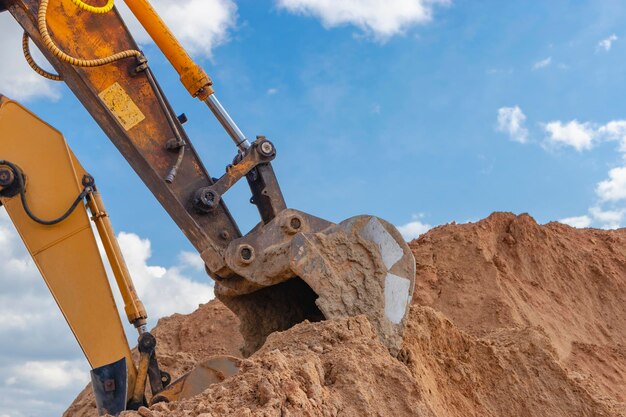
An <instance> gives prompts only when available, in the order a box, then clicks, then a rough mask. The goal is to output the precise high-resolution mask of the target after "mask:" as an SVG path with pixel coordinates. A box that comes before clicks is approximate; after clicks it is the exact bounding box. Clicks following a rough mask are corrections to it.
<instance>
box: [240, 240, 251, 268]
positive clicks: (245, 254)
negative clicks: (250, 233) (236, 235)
mask: <svg viewBox="0 0 626 417" xmlns="http://www.w3.org/2000/svg"><path fill="white" fill-rule="evenodd" d="M237 251H238V252H239V260H240V261H241V263H243V264H245V265H247V264H250V263H252V261H254V248H253V247H252V246H250V245H247V244H245V243H244V244H243V245H239V247H238V248H237Z"/></svg>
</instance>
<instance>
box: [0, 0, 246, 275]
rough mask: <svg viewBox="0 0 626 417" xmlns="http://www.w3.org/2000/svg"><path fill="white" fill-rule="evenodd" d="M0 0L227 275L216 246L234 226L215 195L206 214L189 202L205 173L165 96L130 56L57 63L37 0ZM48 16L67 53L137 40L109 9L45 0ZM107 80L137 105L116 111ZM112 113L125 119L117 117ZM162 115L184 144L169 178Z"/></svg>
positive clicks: (168, 131) (93, 53)
mask: <svg viewBox="0 0 626 417" xmlns="http://www.w3.org/2000/svg"><path fill="white" fill-rule="evenodd" d="M0 4H2V5H3V6H5V7H6V8H7V9H8V10H9V12H10V13H11V14H12V15H13V16H14V17H15V19H16V20H17V21H18V22H19V23H20V25H21V26H22V27H23V28H24V29H25V30H26V32H27V33H28V34H29V36H30V37H31V39H32V40H33V42H34V43H35V44H36V45H37V46H38V47H39V48H40V49H41V50H42V52H43V53H44V55H45V56H46V58H47V59H48V60H49V61H50V63H51V64H52V65H53V67H54V68H55V70H56V71H57V72H58V73H59V74H62V76H63V78H64V80H65V82H66V83H67V85H68V86H69V87H70V89H71V90H72V91H73V92H74V94H75V95H76V96H77V97H78V99H79V100H80V101H81V102H82V104H83V105H84V106H85V108H86V109H87V110H88V111H89V113H91V115H92V116H93V118H94V119H95V120H96V121H97V122H98V124H99V125H100V126H101V127H102V129H103V130H104V131H105V133H106V134H107V135H108V136H109V138H110V139H111V141H112V142H113V143H114V144H115V146H116V147H117V148H118V149H119V151H120V152H121V153H122V155H124V157H125V158H126V159H127V160H128V162H129V163H130V165H131V166H132V167H133V169H134V170H135V171H136V172H137V174H138V175H139V176H140V177H141V179H142V180H143V181H144V183H145V184H146V185H147V186H148V188H149V189H150V190H151V191H152V193H153V194H154V195H155V196H156V198H157V199H158V200H159V202H160V203H161V204H162V205H163V207H164V208H165V209H166V210H167V212H168V213H169V215H170V216H171V217H172V218H173V219H174V221H175V222H176V223H177V225H178V226H179V227H180V229H181V230H182V231H183V232H184V233H185V235H186V236H187V238H188V239H189V240H190V241H191V243H192V244H193V245H194V246H195V247H196V248H197V250H198V251H199V252H200V253H201V255H202V256H203V258H204V261H205V262H206V264H207V266H208V268H209V270H210V271H211V273H212V274H213V275H215V274H217V273H218V271H219V273H220V274H222V275H223V276H224V275H226V276H227V275H229V273H230V272H229V271H228V270H227V269H225V268H224V262H223V257H222V253H223V251H224V249H225V248H226V247H227V245H228V243H229V241H230V240H231V239H235V238H237V237H239V236H240V235H241V234H240V232H239V230H238V228H237V226H236V224H235V223H234V221H233V219H232V217H231V216H230V214H229V212H228V210H227V208H226V206H225V205H224V204H223V203H222V204H219V207H218V208H217V209H216V210H214V211H212V212H211V213H209V214H200V213H197V212H196V211H195V210H194V209H193V207H192V198H193V194H194V193H195V191H196V190H198V189H199V188H202V187H206V186H209V185H211V184H212V180H211V176H210V175H209V174H208V172H207V171H206V169H205V167H204V166H203V164H202V163H201V161H200V160H199V158H198V156H197V154H196V152H195V150H194V148H193V146H192V145H191V142H190V141H189V138H188V137H187V136H186V134H185V132H184V130H183V128H182V126H180V123H179V122H178V120H177V119H176V116H175V114H174V112H173V111H172V110H171V108H170V107H169V104H167V102H166V101H165V103H166V104H167V105H166V106H165V107H164V106H163V105H162V104H161V102H162V101H163V100H164V98H163V100H159V97H158V95H159V93H160V92H159V91H155V88H154V87H153V85H152V84H151V83H150V82H149V80H148V79H147V78H148V76H147V75H146V74H145V73H139V74H136V75H133V76H131V75H130V74H134V69H135V67H136V65H137V63H136V61H135V60H134V59H126V60H122V61H118V62H116V63H113V64H110V65H106V66H104V67H96V68H76V67H72V66H70V65H68V64H65V63H62V62H60V61H59V60H58V59H56V58H55V57H54V56H52V55H51V54H50V53H49V52H48V51H47V50H45V48H42V43H41V38H40V36H39V32H38V30H37V28H36V15H37V7H38V1H37V0H0ZM48 24H49V29H50V32H51V33H52V36H53V37H54V39H55V41H56V42H57V44H58V45H59V47H61V48H62V49H63V50H64V51H66V52H67V53H69V54H70V55H75V56H80V57H85V58H95V57H102V56H106V55H109V54H111V53H113V52H117V51H121V50H125V49H136V48H137V45H136V43H135V42H134V40H133V39H132V37H131V35H130V34H129V33H128V31H127V29H126V26H125V25H124V23H123V22H122V20H121V19H120V17H119V15H118V14H117V12H116V11H114V12H112V13H107V14H105V15H94V14H91V13H87V12H84V11H81V10H79V9H78V8H77V7H76V6H75V5H74V4H73V3H72V2H71V0H52V1H51V2H50V6H49V9H48ZM115 84H117V85H118V86H119V87H114V89H115V90H117V93H120V92H123V93H124V94H125V95H126V96H127V97H128V98H130V100H132V104H131V103H130V102H128V100H127V102H126V105H125V106H124V108H126V109H128V108H129V107H130V108H134V107H136V109H137V110H138V111H139V112H140V113H141V115H140V114H139V113H137V111H131V113H128V112H127V111H126V113H124V112H121V113H120V111H119V109H116V108H112V107H109V106H107V105H106V100H102V98H101V97H99V95H101V94H102V93H103V92H106V91H107V90H108V89H111V87H112V86H113V85H115ZM105 95H106V93H105ZM129 115H130V116H131V118H130V119H128V116H129ZM120 118H121V119H122V120H130V123H124V122H121V121H120ZM138 119H141V121H138ZM170 120H173V123H175V124H176V128H177V130H178V131H179V132H180V134H181V135H182V136H183V139H184V141H185V143H186V145H185V146H186V150H187V152H186V153H185V158H184V160H183V161H182V163H181V165H180V167H179V169H178V173H177V177H176V180H175V181H174V182H173V183H172V184H167V183H166V182H165V180H164V179H165V178H166V177H167V175H168V173H169V171H170V169H171V167H172V166H173V165H174V164H175V162H176V159H177V155H176V154H173V153H172V152H169V151H168V150H167V149H166V147H165V144H166V142H167V141H168V140H169V139H171V138H173V137H175V136H176V132H174V130H173V128H172V126H171V125H170V123H169V121H170ZM224 236H228V238H224Z"/></svg>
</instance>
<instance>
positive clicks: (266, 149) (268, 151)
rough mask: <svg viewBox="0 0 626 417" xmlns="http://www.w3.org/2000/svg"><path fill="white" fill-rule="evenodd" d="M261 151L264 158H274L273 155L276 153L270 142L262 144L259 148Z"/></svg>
mask: <svg viewBox="0 0 626 417" xmlns="http://www.w3.org/2000/svg"><path fill="white" fill-rule="evenodd" d="M259 149H260V151H261V154H263V155H264V156H272V154H273V153H274V145H273V144H272V142H270V141H269V140H266V141H264V142H262V143H261V146H259Z"/></svg>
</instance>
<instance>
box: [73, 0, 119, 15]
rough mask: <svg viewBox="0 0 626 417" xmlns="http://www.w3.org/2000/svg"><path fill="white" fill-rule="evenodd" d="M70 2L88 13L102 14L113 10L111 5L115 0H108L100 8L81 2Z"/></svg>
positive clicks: (77, 0) (75, 0)
mask: <svg viewBox="0 0 626 417" xmlns="http://www.w3.org/2000/svg"><path fill="white" fill-rule="evenodd" d="M72 2H73V3H74V4H75V5H77V6H78V7H79V8H81V9H83V10H86V11H88V12H89V13H95V14H104V13H108V12H110V11H111V10H112V9H113V3H114V2H115V0H109V1H108V2H107V4H106V5H105V6H102V7H97V6H92V5H90V4H87V3H85V2H82V1H81V0H72Z"/></svg>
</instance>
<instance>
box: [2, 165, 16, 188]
mask: <svg viewBox="0 0 626 417" xmlns="http://www.w3.org/2000/svg"><path fill="white" fill-rule="evenodd" d="M13 181H15V175H14V174H13V171H12V170H10V169H9V168H0V187H7V186H9V185H11V184H13Z"/></svg>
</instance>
